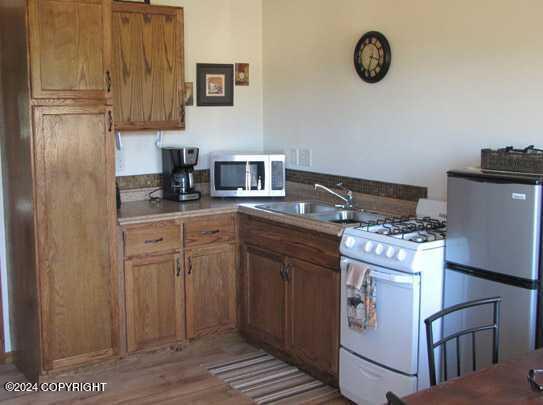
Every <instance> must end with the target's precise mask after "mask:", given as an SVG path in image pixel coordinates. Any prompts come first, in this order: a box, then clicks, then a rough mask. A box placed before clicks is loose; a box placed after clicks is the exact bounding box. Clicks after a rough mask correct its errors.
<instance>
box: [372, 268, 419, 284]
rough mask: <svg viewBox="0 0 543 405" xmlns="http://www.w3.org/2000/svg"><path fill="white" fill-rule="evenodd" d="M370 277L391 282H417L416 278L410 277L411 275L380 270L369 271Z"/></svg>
mask: <svg viewBox="0 0 543 405" xmlns="http://www.w3.org/2000/svg"><path fill="white" fill-rule="evenodd" d="M371 277H373V278H375V279H377V280H385V281H390V282H391V283H396V284H411V285H413V284H417V283H418V279H416V278H414V277H411V276H402V275H396V274H389V273H382V272H380V271H375V270H372V271H371Z"/></svg>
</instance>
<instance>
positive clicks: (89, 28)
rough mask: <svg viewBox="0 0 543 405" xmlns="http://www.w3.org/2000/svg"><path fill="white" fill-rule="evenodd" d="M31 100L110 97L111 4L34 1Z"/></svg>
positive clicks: (31, 5)
mask: <svg viewBox="0 0 543 405" xmlns="http://www.w3.org/2000/svg"><path fill="white" fill-rule="evenodd" d="M28 4H29V30H30V62H31V73H32V74H31V79H32V97H33V98H41V99H43V98H49V99H107V100H109V99H110V96H111V90H112V89H111V79H112V78H111V68H110V64H111V0H29V2H28Z"/></svg>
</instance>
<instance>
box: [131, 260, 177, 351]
mask: <svg viewBox="0 0 543 405" xmlns="http://www.w3.org/2000/svg"><path fill="white" fill-rule="evenodd" d="M181 270H182V269H181V258H180V256H179V255H177V254H170V255H163V256H155V257H148V258H141V259H133V260H127V261H126V262H125V269H124V277H125V294H126V329H127V331H126V332H127V348H128V351H129V352H133V351H135V350H140V349H143V348H146V347H152V346H156V345H160V344H164V343H170V342H171V343H174V342H176V341H179V340H183V339H184V337H185V336H184V335H185V331H184V325H185V308H184V301H185V300H184V298H185V294H184V282H183V274H182V271H181Z"/></svg>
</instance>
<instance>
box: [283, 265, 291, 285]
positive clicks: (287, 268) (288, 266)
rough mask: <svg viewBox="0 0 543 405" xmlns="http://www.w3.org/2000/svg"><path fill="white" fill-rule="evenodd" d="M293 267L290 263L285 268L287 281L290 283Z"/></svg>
mask: <svg viewBox="0 0 543 405" xmlns="http://www.w3.org/2000/svg"><path fill="white" fill-rule="evenodd" d="M291 267H292V265H291V264H290V263H287V265H286V266H285V281H287V282H289V281H290V268H291Z"/></svg>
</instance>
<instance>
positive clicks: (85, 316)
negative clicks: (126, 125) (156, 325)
mask: <svg viewBox="0 0 543 405" xmlns="http://www.w3.org/2000/svg"><path fill="white" fill-rule="evenodd" d="M33 112H34V159H35V178H36V181H35V187H36V201H35V204H36V207H37V235H38V257H39V281H40V302H41V320H42V342H43V350H44V357H43V365H44V368H45V369H46V370H48V369H53V368H58V367H63V366H69V365H75V364H79V363H84V362H87V361H89V360H93V359H97V358H101V357H107V356H110V355H112V354H113V353H114V352H116V351H117V349H118V337H117V334H118V328H117V327H116V325H117V324H116V316H117V305H116V290H115V288H114V286H115V285H116V281H115V280H116V266H115V253H116V248H115V246H116V233H115V232H116V229H115V227H116V221H117V218H116V209H115V185H114V181H115V166H114V165H115V162H114V157H113V155H114V146H115V145H114V138H113V136H112V134H111V133H110V132H109V123H108V121H109V115H110V113H111V111H110V110H109V109H108V108H106V107H105V106H94V107H35V108H34V110H33Z"/></svg>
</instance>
